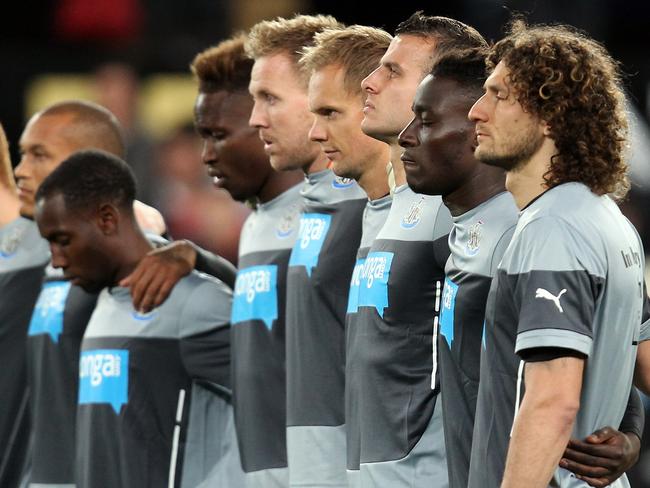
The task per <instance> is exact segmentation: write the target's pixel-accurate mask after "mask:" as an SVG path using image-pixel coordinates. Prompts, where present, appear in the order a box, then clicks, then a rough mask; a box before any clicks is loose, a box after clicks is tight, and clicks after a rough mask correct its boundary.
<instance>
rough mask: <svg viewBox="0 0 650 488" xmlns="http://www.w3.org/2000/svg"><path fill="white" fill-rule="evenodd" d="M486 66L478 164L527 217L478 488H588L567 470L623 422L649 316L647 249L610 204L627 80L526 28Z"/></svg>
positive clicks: (499, 297)
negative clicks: (494, 175) (575, 456)
mask: <svg viewBox="0 0 650 488" xmlns="http://www.w3.org/2000/svg"><path fill="white" fill-rule="evenodd" d="M487 64H488V71H489V73H490V74H489V77H488V78H487V80H486V82H485V85H484V86H485V94H484V95H483V96H482V97H481V98H480V99H479V100H478V101H477V102H476V103H475V104H474V106H473V107H472V109H471V110H470V113H469V116H470V118H471V119H472V120H473V121H475V122H476V135H477V143H478V145H477V148H476V150H475V155H476V157H477V158H478V159H479V160H480V161H481V162H483V163H486V164H489V165H494V166H498V167H502V168H504V169H505V170H506V172H507V173H506V188H507V189H508V190H509V191H510V192H511V193H512V194H513V196H514V199H515V202H516V204H517V206H518V207H519V209H520V214H519V219H518V222H517V226H516V229H515V232H514V236H513V239H512V241H511V243H510V245H509V247H508V249H507V250H506V252H505V254H504V256H503V259H502V260H501V262H500V264H499V266H498V269H497V273H496V276H495V278H494V280H493V282H492V286H491V289H490V293H489V297H488V303H487V309H486V324H485V333H484V337H485V344H484V350H483V351H482V356H483V357H482V361H481V378H480V386H479V395H478V401H477V407H476V420H475V428H474V436H473V445H472V456H471V465H470V478H469V486H470V487H479V486H480V487H496V486H502V487H513V486H526V487H531V488H534V487H540V488H541V487H546V486H549V483H550V484H551V485H552V486H559V487H566V486H581V485H582V483H585V482H584V481H582V482H580V481H577V480H576V477H575V475H573V474H571V473H569V472H568V471H566V470H565V469H563V468H558V462H559V461H560V459H561V457H562V451H563V450H564V447H565V446H566V443H567V441H568V440H569V437H570V436H571V435H572V434H573V436H574V437H578V438H583V437H585V436H586V435H588V434H589V433H590V432H591V431H593V430H594V429H595V428H597V427H599V426H601V425H618V424H619V422H620V420H621V417H622V415H623V412H624V410H625V403H626V399H627V398H628V395H629V392H630V385H631V382H632V374H633V371H634V362H635V357H636V350H637V341H638V338H639V326H640V324H641V315H642V307H643V296H644V294H643V269H644V263H643V256H644V253H643V248H642V245H641V240H640V239H639V236H638V234H637V233H636V231H635V230H634V228H633V226H632V225H631V224H630V222H629V221H628V220H627V219H626V218H625V217H624V216H623V215H622V214H621V212H620V210H619V209H618V207H617V206H616V203H615V202H614V200H613V199H614V198H621V197H623V196H624V195H625V192H626V191H627V187H628V182H627V176H626V171H627V167H626V164H625V161H624V156H623V148H624V145H625V139H626V130H627V124H626V121H625V115H624V111H623V92H622V89H621V86H620V75H619V71H618V67H617V63H616V62H615V61H614V60H613V59H612V58H611V57H610V56H609V54H608V53H607V52H606V50H605V49H604V48H603V47H602V46H601V45H599V44H598V43H597V42H595V41H594V40H592V39H589V38H588V37H586V36H585V35H583V34H581V33H579V32H576V31H574V30H572V29H570V28H568V27H563V26H532V27H527V26H526V25H525V24H524V23H523V22H521V21H515V22H514V23H513V25H512V29H511V32H510V34H509V35H508V36H507V37H506V38H504V39H503V40H501V41H499V42H498V43H497V44H495V46H494V47H493V48H492V49H491V52H490V54H489V55H488V61H487ZM513 351H514V352H515V353H516V354H513ZM613 364H616V365H617V367H616V368H612V365H613ZM524 389H525V393H524ZM506 453H507V458H506ZM502 479H503V484H501V482H502ZM585 486H586V484H585ZM612 486H621V487H622V486H629V485H628V484H627V480H626V479H625V477H622V478H619V479H618V480H617V481H615V482H614V483H613V484H612Z"/></svg>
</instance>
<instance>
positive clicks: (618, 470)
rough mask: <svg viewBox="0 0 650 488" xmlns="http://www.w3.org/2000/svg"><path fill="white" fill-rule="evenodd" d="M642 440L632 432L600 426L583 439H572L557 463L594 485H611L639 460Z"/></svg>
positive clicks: (598, 486)
mask: <svg viewBox="0 0 650 488" xmlns="http://www.w3.org/2000/svg"><path fill="white" fill-rule="evenodd" d="M640 449H641V441H640V439H639V438H638V437H637V436H636V435H635V434H631V433H630V434H624V433H623V432H619V431H618V430H616V429H614V428H612V427H603V428H602V429H598V430H597V431H596V432H594V433H593V434H591V435H589V436H587V437H586V438H585V440H584V441H580V440H578V439H571V440H570V441H569V445H568V446H567V448H566V451H564V456H563V457H562V459H561V460H560V466H561V467H563V468H565V469H568V470H569V471H572V472H573V473H575V474H576V476H577V477H578V478H579V479H581V480H582V481H584V482H585V483H588V484H589V485H590V486H595V487H597V488H600V487H603V486H607V485H609V484H611V483H612V482H613V481H615V480H616V479H618V478H620V476H621V475H622V474H623V473H624V472H625V471H626V470H627V469H629V468H630V467H632V466H633V465H634V463H636V462H637V460H638V459H639V450H640Z"/></svg>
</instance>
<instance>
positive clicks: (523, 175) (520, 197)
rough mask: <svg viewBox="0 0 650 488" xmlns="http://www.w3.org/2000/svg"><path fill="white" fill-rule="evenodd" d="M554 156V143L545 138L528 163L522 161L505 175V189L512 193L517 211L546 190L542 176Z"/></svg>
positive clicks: (555, 151)
mask: <svg viewBox="0 0 650 488" xmlns="http://www.w3.org/2000/svg"><path fill="white" fill-rule="evenodd" d="M554 154H557V148H556V147H555V143H554V142H553V140H552V139H549V138H545V139H544V142H543V143H542V147H541V148H540V149H539V150H538V151H537V152H536V153H535V154H533V156H531V158H530V159H529V160H528V161H523V162H522V163H521V164H520V165H519V166H517V168H515V169H513V170H511V171H508V173H507V174H506V188H507V189H508V191H509V192H510V193H512V196H513V197H514V199H515V203H516V204H517V207H518V208H519V209H522V208H524V207H525V206H526V205H528V204H529V203H530V202H531V201H533V200H534V199H535V198H537V197H538V196H539V195H541V194H542V193H544V192H545V191H546V190H547V189H548V186H547V185H546V181H545V180H544V175H545V174H546V173H547V172H548V170H549V168H550V165H551V158H552V157H553V155H554Z"/></svg>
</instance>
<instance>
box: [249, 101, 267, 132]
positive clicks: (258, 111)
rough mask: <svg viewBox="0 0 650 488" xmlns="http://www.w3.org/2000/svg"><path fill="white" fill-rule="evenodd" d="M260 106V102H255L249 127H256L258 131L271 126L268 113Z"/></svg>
mask: <svg viewBox="0 0 650 488" xmlns="http://www.w3.org/2000/svg"><path fill="white" fill-rule="evenodd" d="M260 105H261V104H260V102H259V101H258V100H255V102H254V103H253V110H251V116H250V118H249V119H248V125H250V126H251V127H255V128H256V129H261V128H265V127H268V126H269V124H268V118H267V117H266V113H265V111H264V110H263V109H262V107H261V106H260Z"/></svg>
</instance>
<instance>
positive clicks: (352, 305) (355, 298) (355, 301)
mask: <svg viewBox="0 0 650 488" xmlns="http://www.w3.org/2000/svg"><path fill="white" fill-rule="evenodd" d="M365 263H366V260H365V259H357V262H356V264H355V265H354V270H353V271H352V279H351V280H350V292H349V293H348V309H347V311H346V312H347V313H357V310H358V309H359V283H360V282H361V272H362V271H363V266H364V264H365Z"/></svg>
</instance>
